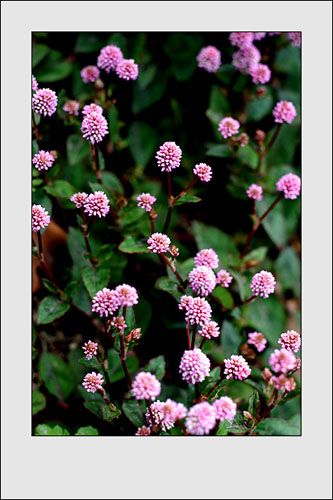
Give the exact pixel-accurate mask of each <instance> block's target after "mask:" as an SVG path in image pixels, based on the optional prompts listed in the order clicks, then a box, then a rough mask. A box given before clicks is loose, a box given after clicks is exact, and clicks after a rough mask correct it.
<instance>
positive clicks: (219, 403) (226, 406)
mask: <svg viewBox="0 0 333 500" xmlns="http://www.w3.org/2000/svg"><path fill="white" fill-rule="evenodd" d="M213 407H214V409H215V413H216V419H217V420H220V421H221V422H223V421H224V420H229V421H231V420H233V419H234V418H235V416H236V413H237V405H236V403H234V402H233V400H232V399H231V398H229V397H228V396H222V397H221V398H219V399H217V400H216V401H214V403H213Z"/></svg>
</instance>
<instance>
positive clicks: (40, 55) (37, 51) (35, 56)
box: [32, 43, 50, 68]
mask: <svg viewBox="0 0 333 500" xmlns="http://www.w3.org/2000/svg"><path fill="white" fill-rule="evenodd" d="M49 50H50V49H49V47H48V46H47V45H44V44H42V43H37V44H36V45H34V47H33V49H32V67H33V68H34V67H35V66H37V64H39V63H40V62H41V61H42V60H43V59H44V57H45V56H46V55H47V53H48V51H49Z"/></svg>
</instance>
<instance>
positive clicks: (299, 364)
mask: <svg viewBox="0 0 333 500" xmlns="http://www.w3.org/2000/svg"><path fill="white" fill-rule="evenodd" d="M301 364H302V362H301V360H300V359H299V358H297V359H296V370H299V369H300V367H301Z"/></svg>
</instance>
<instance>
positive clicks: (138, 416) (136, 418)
mask: <svg viewBox="0 0 333 500" xmlns="http://www.w3.org/2000/svg"><path fill="white" fill-rule="evenodd" d="M139 405H140V401H137V400H136V399H127V400H125V401H124V402H123V405H122V410H123V412H124V413H125V415H126V417H127V418H128V419H129V420H130V421H131V422H132V424H134V425H135V426H136V427H141V426H142V425H144V424H145V421H144V419H143V418H142V413H141V411H140V409H141V408H139Z"/></svg>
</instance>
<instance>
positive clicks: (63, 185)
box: [44, 180, 77, 206]
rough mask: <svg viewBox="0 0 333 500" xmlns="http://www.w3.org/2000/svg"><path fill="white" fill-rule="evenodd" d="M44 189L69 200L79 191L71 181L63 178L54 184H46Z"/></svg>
mask: <svg viewBox="0 0 333 500" xmlns="http://www.w3.org/2000/svg"><path fill="white" fill-rule="evenodd" d="M44 190H45V191H46V192H47V193H48V194H50V195H52V196H56V197H60V198H66V200H69V198H70V197H71V196H72V195H73V194H74V193H76V191H77V190H76V189H75V188H74V187H73V186H72V185H71V184H70V183H69V182H67V181H63V180H56V181H54V183H53V184H52V185H47V186H45V187H44ZM73 206H74V204H73Z"/></svg>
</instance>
